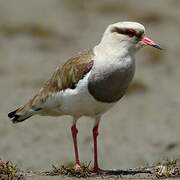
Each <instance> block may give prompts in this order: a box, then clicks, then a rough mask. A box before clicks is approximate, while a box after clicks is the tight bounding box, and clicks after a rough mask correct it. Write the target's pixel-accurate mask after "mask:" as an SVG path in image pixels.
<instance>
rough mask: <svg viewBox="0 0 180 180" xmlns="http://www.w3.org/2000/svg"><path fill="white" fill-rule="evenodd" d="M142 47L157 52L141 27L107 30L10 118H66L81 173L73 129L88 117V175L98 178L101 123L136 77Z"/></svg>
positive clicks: (122, 25)
mask: <svg viewBox="0 0 180 180" xmlns="http://www.w3.org/2000/svg"><path fill="white" fill-rule="evenodd" d="M144 46H152V47H154V48H157V49H161V47H160V46H159V45H158V44H157V43H155V42H154V41H153V40H152V39H150V38H149V37H147V36H146V35H145V27H144V26H143V25H142V24H140V23H138V22H131V21H123V22H117V23H114V24H110V25H108V27H107V28H106V30H105V32H104V33H103V36H102V38H101V40H100V42H99V44H97V45H96V46H94V47H93V48H91V49H90V50H84V51H82V52H81V53H79V54H77V55H76V56H74V57H71V58H70V59H68V60H67V61H66V63H65V64H64V65H63V66H58V67H57V68H56V70H55V72H54V73H53V74H52V76H51V77H50V78H49V80H48V81H46V82H45V83H44V85H43V86H42V88H41V89H40V90H39V91H38V92H37V94H36V95H34V96H33V97H32V98H31V99H30V100H29V101H28V102H27V103H26V104H25V105H22V106H20V107H19V108H18V109H16V110H15V111H12V112H10V113H9V114H8V117H9V118H10V119H11V120H12V122H13V123H19V122H22V121H24V120H26V119H28V118H30V117H32V116H33V115H41V116H63V115H70V116H71V117H72V125H71V134H72V139H73V146H74V154H75V164H74V169H75V170H76V171H79V170H80V169H81V163H80V159H79V151H78V144H77V134H78V129H77V126H76V123H77V120H78V119H79V118H80V117H82V116H87V117H90V118H91V119H93V120H94V126H93V129H92V137H93V147H94V152H93V154H94V164H93V169H92V170H93V172H95V173H100V172H102V171H103V170H102V169H101V168H100V166H99V162H98V141H97V137H98V134H99V124H100V120H101V119H102V115H103V114H104V113H105V112H106V111H108V110H109V109H110V108H111V107H113V106H114V105H115V104H116V103H117V102H118V101H119V100H120V99H121V98H122V97H123V96H124V94H125V92H126V90H127V89H128V86H129V84H130V83H131V81H132V79H133V77H134V74H135V54H136V52H137V51H138V50H139V49H141V48H142V47H144Z"/></svg>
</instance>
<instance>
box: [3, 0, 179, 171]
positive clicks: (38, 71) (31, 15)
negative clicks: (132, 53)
mask: <svg viewBox="0 0 180 180" xmlns="http://www.w3.org/2000/svg"><path fill="white" fill-rule="evenodd" d="M179 8H180V1H179V0H173V1H172V0H158V1H157V0H151V1H144V0H139V1H133V0H129V1H119V0H101V1H95V0H94V1H93V0H92V1H83V0H77V1H73V0H51V1H50V0H31V1H24V0H14V1H11V0H1V1H0V83H1V86H0V122H1V125H0V157H1V158H3V159H6V160H11V161H13V162H15V163H16V164H17V165H18V166H19V167H20V168H21V169H24V170H42V169H50V168H51V164H67V163H70V162H72V161H73V158H74V157H73V149H72V141H71V134H70V125H71V118H70V117H58V118H53V117H40V116H35V117H33V118H31V119H29V120H27V121H26V122H24V123H21V124H16V125H13V124H12V123H11V122H10V121H9V119H8V117H7V114H8V112H10V111H11V110H14V109H15V108H16V107H18V106H19V105H21V104H23V103H25V102H26V101H27V99H28V98H30V97H32V95H33V94H34V93H35V92H36V91H37V90H38V89H39V88H40V87H41V85H42V83H43V82H44V81H46V80H47V79H48V78H49V76H50V75H51V74H52V72H53V71H54V70H55V68H56V67H57V66H58V65H59V64H62V63H63V62H65V61H66V60H67V58H69V57H71V56H72V55H73V54H76V53H77V52H80V51H81V50H83V49H89V48H91V47H93V46H94V45H96V44H97V43H98V42H99V40H100V38H101V36H102V33H103V31H104V30H105V28H106V26H107V25H108V24H111V23H114V22H118V21H124V20H136V21H139V22H141V23H143V24H144V25H145V26H146V29H147V31H146V34H147V35H148V36H150V37H151V38H153V39H154V40H155V41H156V42H159V44H161V46H162V47H163V48H164V50H163V51H161V52H160V51H157V50H156V49H152V48H150V47H149V48H148V47H147V48H145V49H143V50H141V52H139V53H138V54H137V69H136V75H135V78H134V82H136V87H135V86H134V88H132V89H131V91H130V92H129V93H128V94H127V95H126V96H125V97H124V98H123V99H122V100H121V101H120V102H119V103H117V105H116V106H115V107H113V108H112V109H111V110H110V111H108V112H107V113H106V114H104V116H103V120H102V123H101V126H100V135H99V159H100V164H101V166H102V168H105V169H113V168H116V169H126V168H132V167H137V166H144V165H146V164H152V163H155V162H157V161H159V160H161V159H164V158H179V157H180V153H179V152H180V120H179V115H180V98H179V91H180V83H179V77H180V68H179V67H180V60H179V57H180V46H179V44H180V36H179V32H180V11H179ZM92 126H93V121H91V120H90V119H89V118H82V119H80V120H79V123H78V127H79V148H80V157H81V160H82V161H83V162H89V161H91V160H92V142H91V128H92Z"/></svg>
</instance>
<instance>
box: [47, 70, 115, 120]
mask: <svg viewBox="0 0 180 180" xmlns="http://www.w3.org/2000/svg"><path fill="white" fill-rule="evenodd" d="M88 77H89V73H88V74H87V75H86V77H85V78H83V79H82V80H80V81H79V82H78V84H77V87H76V88H75V89H66V90H65V91H60V92H58V93H56V94H54V95H53V98H52V99H54V100H55V101H56V105H57V104H58V106H56V107H54V108H50V107H49V108H48V109H49V111H47V113H48V112H49V113H50V114H51V115H72V116H75V117H80V116H96V115H100V114H102V113H104V112H105V111H107V110H108V109H109V108H111V107H112V106H113V105H114V104H115V103H103V102H99V101H97V100H96V99H94V97H93V96H91V94H90V93H89V92H88V81H87V80H88ZM52 99H49V100H48V101H49V103H47V105H48V104H52ZM50 101H51V102H50Z"/></svg>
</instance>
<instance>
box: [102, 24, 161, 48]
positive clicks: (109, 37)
mask: <svg viewBox="0 0 180 180" xmlns="http://www.w3.org/2000/svg"><path fill="white" fill-rule="evenodd" d="M102 42H106V43H108V44H111V45H112V46H119V47H122V46H123V47H125V48H128V49H132V50H135V51H136V50H138V49H140V48H141V47H143V46H146V45H148V46H152V47H155V48H157V49H161V47H160V46H159V45H158V44H156V43H155V42H154V41H153V40H151V39H150V38H148V37H147V36H145V28H144V26H143V25H142V24H140V23H137V22H118V23H115V24H111V25H109V26H108V28H107V29H106V31H105V33H104V35H103V38H102Z"/></svg>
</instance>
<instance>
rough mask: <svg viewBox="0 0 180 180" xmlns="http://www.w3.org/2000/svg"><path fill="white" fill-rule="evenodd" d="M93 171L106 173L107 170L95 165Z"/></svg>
mask: <svg viewBox="0 0 180 180" xmlns="http://www.w3.org/2000/svg"><path fill="white" fill-rule="evenodd" d="M92 172H93V173H95V174H105V170H103V169H100V168H99V167H94V168H93V170H92Z"/></svg>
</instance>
